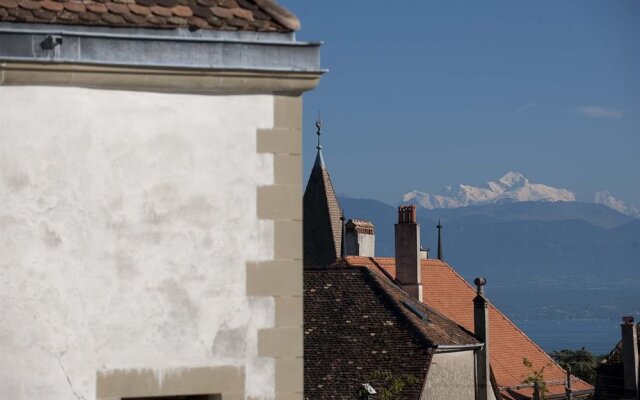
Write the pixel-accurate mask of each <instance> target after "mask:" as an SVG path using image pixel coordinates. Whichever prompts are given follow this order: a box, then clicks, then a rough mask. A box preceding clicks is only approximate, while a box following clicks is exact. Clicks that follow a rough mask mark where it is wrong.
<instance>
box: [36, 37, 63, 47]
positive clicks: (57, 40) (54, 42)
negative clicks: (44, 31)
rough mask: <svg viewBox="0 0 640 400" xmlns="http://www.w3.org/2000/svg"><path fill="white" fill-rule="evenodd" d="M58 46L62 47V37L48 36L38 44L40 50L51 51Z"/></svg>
mask: <svg viewBox="0 0 640 400" xmlns="http://www.w3.org/2000/svg"><path fill="white" fill-rule="evenodd" d="M60 45H62V36H60V35H48V36H47V37H45V38H44V40H43V41H42V42H40V48H41V49H42V50H53V49H55V48H56V47H58V46H60Z"/></svg>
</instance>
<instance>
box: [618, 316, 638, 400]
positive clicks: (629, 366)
mask: <svg viewBox="0 0 640 400" xmlns="http://www.w3.org/2000/svg"><path fill="white" fill-rule="evenodd" d="M620 327H621V330H622V365H623V369H624V394H625V397H624V398H629V399H635V398H636V396H638V329H637V327H636V324H635V322H634V320H633V317H632V316H626V317H622V325H620Z"/></svg>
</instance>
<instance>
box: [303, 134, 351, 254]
mask: <svg viewBox="0 0 640 400" xmlns="http://www.w3.org/2000/svg"><path fill="white" fill-rule="evenodd" d="M320 126H321V124H320ZM320 126H319V127H318V134H320ZM303 209H304V211H303V215H304V223H303V226H304V265H313V266H324V265H330V264H333V263H334V262H335V261H336V260H337V259H338V257H340V247H341V244H342V221H341V220H340V217H341V216H342V210H341V209H340V204H338V199H337V198H336V193H335V191H334V190H333V185H332V184H331V178H330V177H329V172H328V171H327V168H326V166H325V164H324V158H323V157H322V146H320V144H319V143H318V153H317V155H316V161H315V163H314V165H313V169H312V170H311V175H310V176H309V181H308V182H307V188H306V190H305V191H304V200H303Z"/></svg>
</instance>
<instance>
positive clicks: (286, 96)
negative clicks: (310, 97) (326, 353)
mask: <svg viewBox="0 0 640 400" xmlns="http://www.w3.org/2000/svg"><path fill="white" fill-rule="evenodd" d="M298 27H299V22H298V21H297V19H296V18H295V16H293V15H292V14H291V13H289V12H288V11H287V10H285V9H283V8H282V7H280V6H278V5H277V3H275V2H274V1H270V0H260V1H258V0H255V1H238V2H235V1H222V0H218V1H216V0H211V1H209V0H207V1H204V2H203V1H199V2H196V1H191V0H186V1H183V0H180V1H178V0H175V1H174V0H158V1H155V0H138V1H136V2H133V1H125V2H120V1H115V0H114V1H109V0H107V1H105V2H93V1H88V0H82V1H78V0H70V1H65V2H62V1H61V2H58V1H55V0H44V1H30V0H7V1H2V2H0V172H1V175H2V179H0V202H1V203H2V205H3V207H2V210H0V304H1V305H2V309H3V311H2V313H0V338H2V339H1V340H0V352H1V353H2V355H3V356H2V358H1V359H0V393H2V397H6V398H12V399H33V398H39V399H63V398H76V399H109V400H115V399H134V398H153V397H163V398H164V397H166V396H201V397H187V398H193V399H196V398H198V399H199V398H222V399H224V400H227V399H300V398H301V397H302V391H303V378H302V365H303V361H302V348H303V344H302V337H303V334H302V207H301V202H300V198H301V196H302V188H301V180H302V179H301V171H302V165H301V125H302V93H304V92H305V91H307V90H310V89H312V88H314V87H315V86H316V85H317V83H318V81H319V78H320V76H321V74H322V70H321V69H320V65H319V44H317V43H304V42H299V41H297V40H296V39H295V34H294V31H295V30H296V29H298ZM202 396H206V397H202ZM176 398H178V397H176ZM180 398H184V397H180Z"/></svg>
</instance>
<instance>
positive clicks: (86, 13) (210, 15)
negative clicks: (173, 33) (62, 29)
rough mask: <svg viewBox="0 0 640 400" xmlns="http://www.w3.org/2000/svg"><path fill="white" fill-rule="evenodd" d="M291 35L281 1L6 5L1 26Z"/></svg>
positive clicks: (46, 0)
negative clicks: (288, 33) (84, 26)
mask: <svg viewBox="0 0 640 400" xmlns="http://www.w3.org/2000/svg"><path fill="white" fill-rule="evenodd" d="M1 21H8V22H28V23H37V24H66V25H93V26H110V27H113V26H116V27H133V28H165V29H166V28H187V27H188V28H191V29H211V30H246V31H271V32H288V31H292V30H297V29H299V27H300V22H299V21H298V19H297V18H296V16H295V15H293V14H292V13H291V12H289V11H287V10H286V9H284V8H283V7H281V6H280V5H278V4H277V3H276V2H275V0H0V22H1Z"/></svg>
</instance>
